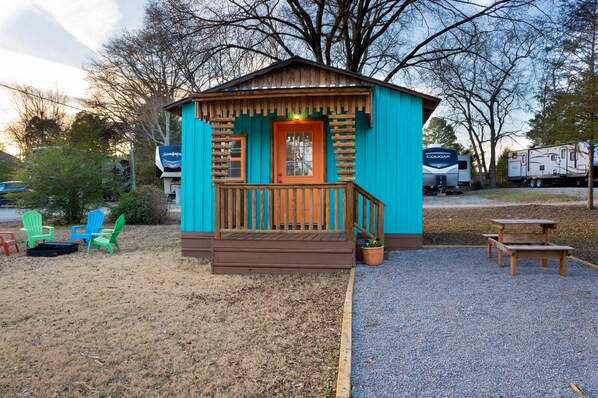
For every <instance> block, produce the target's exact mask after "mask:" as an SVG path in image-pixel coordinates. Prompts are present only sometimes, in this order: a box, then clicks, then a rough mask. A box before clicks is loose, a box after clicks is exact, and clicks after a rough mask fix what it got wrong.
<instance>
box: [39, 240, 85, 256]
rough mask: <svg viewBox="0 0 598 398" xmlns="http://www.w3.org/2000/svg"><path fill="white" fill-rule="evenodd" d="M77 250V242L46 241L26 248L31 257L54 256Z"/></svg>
mask: <svg viewBox="0 0 598 398" xmlns="http://www.w3.org/2000/svg"><path fill="white" fill-rule="evenodd" d="M77 251H79V244H78V243H69V242H46V243H40V244H39V245H37V246H36V247H34V248H32V249H27V255H28V256H31V257H56V256H61V255H63V254H70V253H75V252H77Z"/></svg>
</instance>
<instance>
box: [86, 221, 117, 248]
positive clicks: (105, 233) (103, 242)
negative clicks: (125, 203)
mask: <svg viewBox="0 0 598 398" xmlns="http://www.w3.org/2000/svg"><path fill="white" fill-rule="evenodd" d="M124 225H125V215H124V214H121V215H120V217H118V218H117V219H116V223H114V228H111V229H102V230H101V231H100V232H97V233H93V234H91V239H90V240H89V243H88V244H87V253H89V251H90V250H91V246H92V245H96V247H97V248H98V250H100V248H101V247H102V246H104V247H105V248H106V249H108V251H109V252H110V254H112V253H113V250H112V245H114V246H116V248H117V249H118V251H120V246H118V242H116V237H117V236H118V234H120V231H122V229H123V227H124Z"/></svg>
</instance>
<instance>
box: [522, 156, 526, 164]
mask: <svg viewBox="0 0 598 398" xmlns="http://www.w3.org/2000/svg"><path fill="white" fill-rule="evenodd" d="M525 158H526V156H525V155H521V163H523V164H525Z"/></svg>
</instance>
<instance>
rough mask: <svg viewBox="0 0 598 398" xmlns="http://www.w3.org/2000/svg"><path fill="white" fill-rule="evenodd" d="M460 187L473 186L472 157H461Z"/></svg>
mask: <svg viewBox="0 0 598 398" xmlns="http://www.w3.org/2000/svg"><path fill="white" fill-rule="evenodd" d="M458 158H459V185H460V186H465V187H468V186H470V185H471V156H469V155H459V157H458Z"/></svg>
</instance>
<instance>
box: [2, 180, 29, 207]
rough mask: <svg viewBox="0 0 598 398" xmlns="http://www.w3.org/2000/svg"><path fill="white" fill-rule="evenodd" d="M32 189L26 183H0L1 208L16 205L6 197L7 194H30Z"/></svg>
mask: <svg viewBox="0 0 598 398" xmlns="http://www.w3.org/2000/svg"><path fill="white" fill-rule="evenodd" d="M29 191H31V189H30V188H29V187H28V186H27V183H26V182H21V181H5V182H0V206H4V205H11V204H14V203H15V201H14V200H13V199H9V198H7V197H6V194H7V193H18V192H29Z"/></svg>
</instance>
